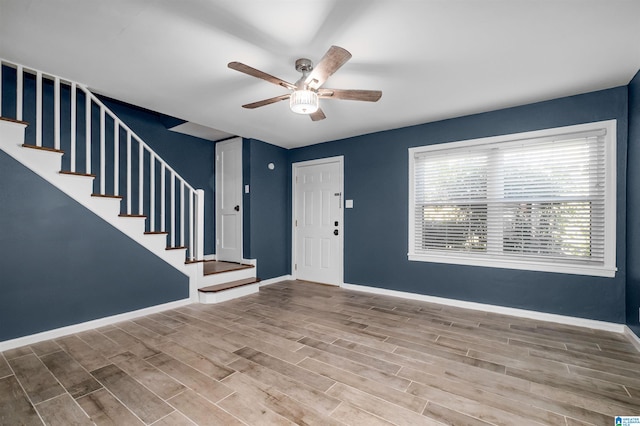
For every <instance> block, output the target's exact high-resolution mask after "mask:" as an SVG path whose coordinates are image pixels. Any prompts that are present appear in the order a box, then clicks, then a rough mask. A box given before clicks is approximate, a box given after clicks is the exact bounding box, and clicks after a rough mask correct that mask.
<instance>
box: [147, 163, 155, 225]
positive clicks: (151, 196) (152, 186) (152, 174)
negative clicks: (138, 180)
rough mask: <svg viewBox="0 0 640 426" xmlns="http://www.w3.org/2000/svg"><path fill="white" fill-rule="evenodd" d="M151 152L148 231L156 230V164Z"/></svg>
mask: <svg viewBox="0 0 640 426" xmlns="http://www.w3.org/2000/svg"><path fill="white" fill-rule="evenodd" d="M155 160H156V159H155V156H154V154H153V152H151V151H149V231H151V232H155V230H156V164H155Z"/></svg>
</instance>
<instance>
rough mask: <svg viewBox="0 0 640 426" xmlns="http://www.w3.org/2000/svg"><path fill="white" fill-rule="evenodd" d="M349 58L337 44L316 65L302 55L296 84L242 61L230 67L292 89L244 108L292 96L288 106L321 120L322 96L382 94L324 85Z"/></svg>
mask: <svg viewBox="0 0 640 426" xmlns="http://www.w3.org/2000/svg"><path fill="white" fill-rule="evenodd" d="M349 59H351V53H349V52H348V51H347V50H346V49H343V48H342V47H338V46H331V47H330V48H329V50H328V51H327V53H325V55H324V56H323V57H322V59H320V62H319V63H318V64H317V65H316V66H315V67H314V66H313V62H311V60H309V59H306V58H300V59H298V60H297V61H296V64H295V67H296V70H297V71H298V72H301V73H302V77H300V79H299V80H298V81H296V82H295V83H293V84H292V83H289V82H286V81H284V80H281V79H279V78H278V77H274V76H272V75H270V74H267V73H265V72H262V71H260V70H257V69H255V68H252V67H250V66H249V65H245V64H243V63H240V62H229V64H228V67H229V68H231V69H233V70H236V71H240V72H242V73H245V74H248V75H250V76H252V77H257V78H260V79H262V80H266V81H268V82H270V83H273V84H277V85H278V86H282V87H284V88H287V89H289V90H291V93H288V94H286V95H280V96H276V97H273V98H269V99H264V100H261V101H258V102H252V103H250V104H246V105H242V107H243V108H248V109H254V108H258V107H261V106H265V105H270V104H273V103H276V102H280V101H284V100H287V99H289V107H290V108H291V110H292V111H293V112H296V113H298V114H308V115H309V116H310V117H311V120H313V121H318V120H324V119H325V118H326V116H325V115H324V112H322V109H320V106H319V99H346V100H352V101H366V102H376V101H377V100H378V99H380V97H381V96H382V92H381V91H379V90H343V89H327V88H323V87H322V85H323V84H324V83H325V82H326V81H327V79H328V78H329V77H330V76H331V75H333V73H335V72H336V71H337V70H338V69H339V68H340V67H341V66H343V65H344V64H345V63H346V62H347V61H348V60H349Z"/></svg>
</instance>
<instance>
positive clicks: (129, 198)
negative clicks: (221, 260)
mask: <svg viewBox="0 0 640 426" xmlns="http://www.w3.org/2000/svg"><path fill="white" fill-rule="evenodd" d="M3 73H6V74H15V76H13V75H4V76H3ZM34 80H35V81H34ZM5 81H10V82H11V83H14V84H5V85H4V86H8V87H3V82H5ZM51 86H52V87H51ZM45 87H46V89H47V90H45ZM63 92H64V95H63ZM25 96H26V97H25ZM13 97H15V99H14V98H13ZM3 107H4V108H3ZM81 109H84V114H82V112H81ZM63 116H65V117H67V118H68V121H67V120H63ZM0 117H5V118H12V119H15V120H19V121H27V122H28V123H29V127H28V129H27V137H26V138H27V139H28V140H27V141H25V144H32V145H35V146H36V147H39V148H45V149H54V150H64V152H65V154H64V157H67V155H68V158H64V159H63V167H64V165H65V164H68V167H69V169H68V170H65V172H66V173H71V174H79V175H89V176H95V179H96V181H95V182H94V193H95V194H94V195H98V196H105V197H111V196H113V197H119V198H122V199H123V200H124V203H125V206H123V210H124V211H123V212H122V214H121V216H141V217H143V216H144V217H146V218H147V225H146V230H147V232H149V233H167V234H168V239H169V241H168V246H167V249H179V248H185V249H186V260H190V261H193V260H201V259H202V258H203V257H204V256H203V253H204V250H203V240H204V191H203V190H196V189H194V188H193V187H192V186H191V185H189V183H187V181H186V180H185V179H184V178H182V177H181V176H180V175H179V174H178V173H177V172H176V171H175V170H174V169H173V168H172V167H171V166H170V165H169V164H167V162H165V161H164V160H163V159H162V158H160V156H159V155H158V154H156V153H155V152H154V151H153V149H151V147H149V145H147V144H146V143H145V142H144V141H143V140H142V139H141V138H140V137H139V136H138V135H137V134H136V133H135V132H134V131H133V130H131V129H130V128H129V127H128V126H127V125H126V124H125V123H123V122H122V121H121V120H120V119H119V118H118V117H117V116H116V115H115V114H114V113H113V112H112V111H111V110H110V109H109V108H108V107H107V106H105V105H104V103H103V102H102V101H100V99H98V98H97V97H96V96H95V95H94V94H93V93H91V92H90V91H89V90H88V89H87V87H86V86H85V85H82V84H79V83H76V82H73V81H71V80H68V79H63V78H61V77H58V76H54V75H51V74H49V73H44V72H42V71H39V70H36V69H33V68H28V67H25V66H23V65H19V64H14V63H12V62H10V61H6V60H4V59H1V58H0ZM94 120H96V121H97V122H98V123H99V126H98V127H99V128H98V129H94V128H93V124H94V123H93V121H94ZM34 133H35V134H34ZM63 148H64V149H63ZM67 149H68V151H67ZM79 154H84V156H83V158H79V157H78V155H79ZM121 166H122V167H121ZM156 172H158V173H156ZM109 190H110V191H111V192H109Z"/></svg>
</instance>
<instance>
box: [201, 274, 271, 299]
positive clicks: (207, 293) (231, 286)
mask: <svg viewBox="0 0 640 426" xmlns="http://www.w3.org/2000/svg"><path fill="white" fill-rule="evenodd" d="M259 283H260V278H246V279H244V280H237V281H231V282H228V283H223V284H216V285H210V286H208V287H203V288H199V289H198V299H199V300H200V303H220V302H225V301H227V300H231V299H235V298H237V297H242V296H247V295H249V294H253V293H257V292H258V290H259V288H260V284H259Z"/></svg>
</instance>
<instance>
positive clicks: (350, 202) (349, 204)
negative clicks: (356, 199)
mask: <svg viewBox="0 0 640 426" xmlns="http://www.w3.org/2000/svg"><path fill="white" fill-rule="evenodd" d="M344 208H345V209H352V208H353V200H344Z"/></svg>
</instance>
